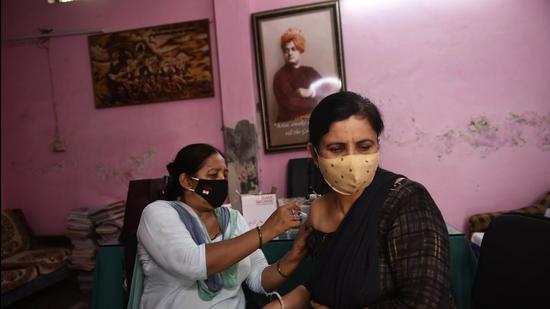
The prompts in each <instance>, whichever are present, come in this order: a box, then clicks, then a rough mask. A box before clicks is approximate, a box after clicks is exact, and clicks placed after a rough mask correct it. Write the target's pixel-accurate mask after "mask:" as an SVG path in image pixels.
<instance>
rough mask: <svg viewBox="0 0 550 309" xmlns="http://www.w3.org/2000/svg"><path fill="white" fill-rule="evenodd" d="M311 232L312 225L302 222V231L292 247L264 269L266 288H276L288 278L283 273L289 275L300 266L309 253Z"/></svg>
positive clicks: (263, 284)
mask: <svg viewBox="0 0 550 309" xmlns="http://www.w3.org/2000/svg"><path fill="white" fill-rule="evenodd" d="M310 233H311V227H309V225H306V224H302V225H301V226H300V231H299V232H298V235H297V236H296V239H295V240H294V242H293V244H292V249H291V250H290V251H289V252H288V253H287V254H286V255H285V256H283V257H282V258H281V259H280V260H279V261H278V262H277V263H275V264H273V265H270V266H268V267H266V268H265V269H264V271H263V272H262V286H263V288H264V290H266V291H272V290H274V289H275V288H277V287H278V286H279V285H281V284H282V283H283V282H285V281H286V280H287V279H288V278H285V277H284V276H283V275H285V276H287V277H289V276H290V275H292V273H294V271H295V270H296V269H297V268H298V266H300V263H301V262H302V259H303V258H304V257H305V256H306V254H307V248H306V239H307V237H308V236H309V234H310ZM277 267H279V269H280V271H281V272H282V273H283V275H281V274H280V273H279V271H278V270H277Z"/></svg>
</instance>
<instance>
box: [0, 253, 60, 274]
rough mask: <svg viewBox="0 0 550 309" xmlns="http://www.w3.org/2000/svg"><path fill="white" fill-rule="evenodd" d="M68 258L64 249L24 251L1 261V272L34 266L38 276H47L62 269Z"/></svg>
mask: <svg viewBox="0 0 550 309" xmlns="http://www.w3.org/2000/svg"><path fill="white" fill-rule="evenodd" d="M68 256H69V249H66V248H44V249H35V250H26V251H23V252H19V253H17V254H15V255H12V256H10V257H8V258H5V259H2V270H6V269H17V268H24V267H28V266H34V267H35V268H36V270H37V271H38V273H39V274H40V275H44V274H49V273H51V272H54V271H56V270H58V269H59V268H61V267H63V266H64V265H65V264H66V263H67V258H68Z"/></svg>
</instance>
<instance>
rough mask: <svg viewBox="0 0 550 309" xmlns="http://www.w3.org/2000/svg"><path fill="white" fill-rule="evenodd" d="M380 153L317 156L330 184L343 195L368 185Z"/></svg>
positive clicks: (320, 167)
mask: <svg viewBox="0 0 550 309" xmlns="http://www.w3.org/2000/svg"><path fill="white" fill-rule="evenodd" d="M378 158H379V153H378V152H376V153H372V154H357V155H348V156H343V157H339V158H335V159H325V158H322V157H321V156H317V162H318V163H319V169H320V170H321V174H322V175H323V178H325V181H326V182H327V183H328V185H329V186H330V187H331V188H332V189H333V190H334V191H336V192H338V193H340V194H342V195H351V194H353V193H357V192H359V191H363V190H364V189H365V188H366V187H368V186H369V185H370V184H371V182H372V180H373V178H374V174H375V173H376V168H377V167H378Z"/></svg>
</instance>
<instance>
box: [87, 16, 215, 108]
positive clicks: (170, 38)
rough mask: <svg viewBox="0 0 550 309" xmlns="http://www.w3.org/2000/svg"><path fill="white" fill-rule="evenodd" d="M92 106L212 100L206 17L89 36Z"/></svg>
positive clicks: (210, 63) (103, 106)
mask: <svg viewBox="0 0 550 309" xmlns="http://www.w3.org/2000/svg"><path fill="white" fill-rule="evenodd" d="M88 45H89V48H90V59H91V65H92V81H93V88H94V98H95V106H96V108H105V107H115V106H124V105H134V104H144V103H154V102H166V101H175V100H184V99H193V98H202V97H212V96H214V85H213V78H212V60H211V52H210V39H209V22H208V20H207V19H204V20H196V21H189V22H182V23H176V24H169V25H162V26H155V27H150V28H142V29H136V30H128V31H120V32H114V33H106V34H98V35H93V36H89V37H88Z"/></svg>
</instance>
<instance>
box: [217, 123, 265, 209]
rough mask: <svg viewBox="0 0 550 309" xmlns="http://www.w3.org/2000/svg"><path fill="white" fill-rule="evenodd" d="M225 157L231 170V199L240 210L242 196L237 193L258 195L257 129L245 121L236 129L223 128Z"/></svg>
mask: <svg viewBox="0 0 550 309" xmlns="http://www.w3.org/2000/svg"><path fill="white" fill-rule="evenodd" d="M223 135H224V142H225V155H226V159H227V165H228V169H229V177H228V179H229V199H230V201H231V205H233V207H236V208H237V209H240V205H241V202H240V196H239V194H238V193H236V191H238V192H240V193H242V194H246V193H258V191H259V181H258V179H259V177H258V149H259V147H258V135H257V134H256V127H255V126H254V124H253V123H251V122H250V121H248V120H246V119H243V120H240V121H239V122H237V124H236V125H235V128H230V127H223Z"/></svg>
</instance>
